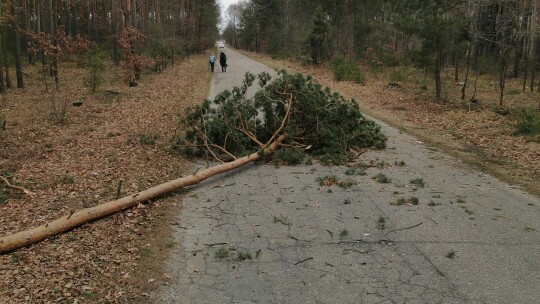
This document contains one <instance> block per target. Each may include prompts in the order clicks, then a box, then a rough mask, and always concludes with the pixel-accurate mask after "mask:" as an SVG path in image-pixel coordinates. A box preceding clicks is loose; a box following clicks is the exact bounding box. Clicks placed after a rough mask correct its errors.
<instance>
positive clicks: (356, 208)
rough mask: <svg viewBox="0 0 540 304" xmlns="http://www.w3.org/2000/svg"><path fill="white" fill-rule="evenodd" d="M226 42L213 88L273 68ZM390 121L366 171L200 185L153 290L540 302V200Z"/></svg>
mask: <svg viewBox="0 0 540 304" xmlns="http://www.w3.org/2000/svg"><path fill="white" fill-rule="evenodd" d="M225 51H226V52H227V56H228V58H229V65H230V68H229V69H228V71H227V73H221V72H219V71H220V68H217V69H216V74H215V75H214V79H213V84H212V90H211V96H210V97H211V98H212V97H214V96H215V95H216V94H217V93H219V92H221V91H222V90H224V89H231V88H232V87H233V86H234V85H239V84H240V82H241V80H242V79H243V75H244V73H245V72H246V71H250V72H252V73H253V74H257V73H259V72H261V71H263V70H267V71H268V70H269V68H267V67H265V66H264V65H262V64H260V63H257V62H255V61H252V60H250V59H249V58H247V57H245V56H243V55H241V54H239V53H237V52H234V51H232V50H230V49H228V48H226V49H225ZM379 123H380V122H379ZM381 124H382V126H383V131H384V132H385V134H387V136H388V137H389V141H388V148H387V149H386V150H384V151H370V152H367V153H364V154H363V155H361V156H360V157H359V158H358V159H357V165H358V166H359V167H360V166H364V167H368V168H367V169H366V170H365V172H366V173H367V174H366V175H358V174H355V172H354V170H351V169H350V168H348V167H340V166H330V167H329V166H321V165H319V164H313V165H301V166H283V167H279V168H276V167H275V166H273V165H271V164H265V163H262V162H260V163H256V164H251V165H248V166H247V167H244V168H241V169H240V170H237V171H233V172H229V173H226V174H224V175H222V176H219V177H216V178H213V179H210V180H208V181H205V182H203V183H202V184H200V185H197V186H195V187H193V188H192V189H191V190H190V192H189V194H188V195H187V196H186V198H185V199H184V200H183V202H182V204H183V209H182V213H181V214H179V215H178V219H177V221H176V222H177V223H178V225H176V226H175V229H176V232H175V241H176V247H175V248H174V249H173V253H172V254H171V258H170V259H169V261H167V267H166V269H167V272H168V275H170V276H171V277H172V279H171V280H170V281H169V282H168V284H167V285H164V286H163V287H162V288H161V290H160V291H159V292H158V293H154V294H152V295H151V299H152V301H153V302H155V303H538V302H540V290H539V289H538V286H540V221H539V220H538V219H539V218H540V217H539V215H540V200H539V199H538V198H537V197H534V196H532V195H529V194H527V193H524V192H523V191H521V190H518V189H516V188H514V187H512V186H510V185H508V184H505V183H502V182H500V181H498V180H496V179H495V178H493V177H491V176H489V175H487V174H484V173H482V172H478V171H475V170H472V169H470V168H469V167H467V166H466V165H464V164H463V163H462V162H460V161H459V160H456V159H454V158H452V157H450V156H448V155H445V154H443V153H441V152H439V151H437V150H435V149H433V148H431V147H428V146H426V145H424V144H423V143H422V142H419V141H418V140H417V139H415V138H414V137H412V136H409V135H407V134H403V133H401V132H400V131H398V130H397V129H394V128H391V127H389V126H387V125H385V124H383V123H381ZM198 165H199V166H201V167H206V166H207V164H206V163H202V162H201V163H200V164H198ZM358 172H359V171H358ZM328 176H336V177H337V178H338V179H339V180H342V181H347V180H353V181H354V182H355V184H353V183H350V184H353V185H352V186H351V187H348V188H347V187H338V186H330V187H327V186H321V185H320V183H319V180H320V179H324V178H325V177H328ZM374 177H375V178H374ZM383 177H386V178H387V180H386V181H387V182H385V183H383V181H384V178H383ZM411 182H412V183H411ZM413 198H417V199H418V203H417V204H416V202H415V201H414V199H413ZM400 199H401V200H400Z"/></svg>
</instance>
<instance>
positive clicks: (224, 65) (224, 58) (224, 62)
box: [219, 51, 227, 72]
mask: <svg viewBox="0 0 540 304" xmlns="http://www.w3.org/2000/svg"><path fill="white" fill-rule="evenodd" d="M219 64H220V65H221V71H222V72H227V55H225V53H224V52H223V51H221V53H220V54H219Z"/></svg>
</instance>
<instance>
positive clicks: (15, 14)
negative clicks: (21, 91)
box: [11, 0, 24, 88]
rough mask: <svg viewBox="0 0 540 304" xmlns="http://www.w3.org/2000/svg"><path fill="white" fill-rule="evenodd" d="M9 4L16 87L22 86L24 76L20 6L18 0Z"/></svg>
mask: <svg viewBox="0 0 540 304" xmlns="http://www.w3.org/2000/svg"><path fill="white" fill-rule="evenodd" d="M12 1H13V2H12V4H11V14H12V16H11V18H12V24H11V29H12V33H13V40H14V41H13V43H14V48H13V57H14V58H15V75H16V78H17V88H24V77H23V71H22V64H21V35H20V30H19V27H20V24H19V21H20V19H21V18H20V13H19V11H20V7H19V0H12Z"/></svg>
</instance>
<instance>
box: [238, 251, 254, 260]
mask: <svg viewBox="0 0 540 304" xmlns="http://www.w3.org/2000/svg"><path fill="white" fill-rule="evenodd" d="M237 259H238V260H239V261H244V260H251V253H249V252H242V251H241V252H238V256H237Z"/></svg>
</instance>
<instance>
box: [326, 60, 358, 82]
mask: <svg viewBox="0 0 540 304" xmlns="http://www.w3.org/2000/svg"><path fill="white" fill-rule="evenodd" d="M332 71H333V72H334V77H335V78H336V80H337V81H342V80H351V81H354V82H356V83H364V82H365V76H364V73H363V72H362V71H361V70H360V68H359V67H358V64H357V63H356V62H355V61H354V60H351V59H346V58H344V57H336V58H334V59H333V60H332Z"/></svg>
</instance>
